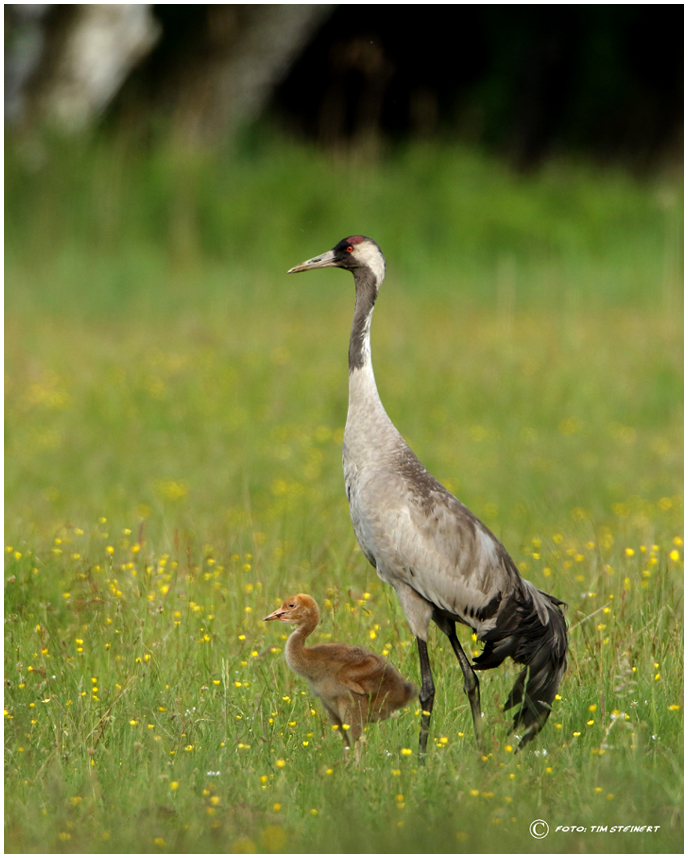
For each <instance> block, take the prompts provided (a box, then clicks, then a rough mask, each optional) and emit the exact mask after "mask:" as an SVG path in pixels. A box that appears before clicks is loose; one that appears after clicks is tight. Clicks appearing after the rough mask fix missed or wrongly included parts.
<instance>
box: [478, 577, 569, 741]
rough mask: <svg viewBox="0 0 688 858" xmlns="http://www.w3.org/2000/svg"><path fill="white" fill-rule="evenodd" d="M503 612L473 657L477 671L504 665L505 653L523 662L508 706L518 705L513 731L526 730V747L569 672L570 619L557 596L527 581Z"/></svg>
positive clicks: (546, 715) (543, 722) (518, 661)
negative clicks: (567, 665)
mask: <svg viewBox="0 0 688 858" xmlns="http://www.w3.org/2000/svg"><path fill="white" fill-rule="evenodd" d="M523 584H524V585H525V586H524V587H523V590H522V591H521V592H516V593H514V596H513V597H512V599H511V600H510V602H509V603H508V604H507V605H506V606H505V607H504V608H503V609H502V610H501V611H500V614H499V617H498V620H497V625H496V626H495V628H494V629H491V630H490V631H489V632H487V633H486V635H485V637H484V640H485V649H484V650H483V652H482V653H481V654H480V656H479V657H478V658H477V659H475V661H474V662H473V666H474V667H475V668H476V670H486V669H488V668H491V667H497V666H498V665H500V664H501V663H502V662H503V661H504V659H505V658H506V657H507V656H511V658H512V659H513V660H514V661H515V662H517V663H518V664H523V665H525V667H524V669H523V670H522V671H521V672H520V673H519V675H518V678H517V679H516V683H515V685H514V687H513V688H512V689H511V692H510V694H509V697H508V698H507V701H506V703H505V704H504V709H505V710H507V709H511V708H512V707H514V706H519V709H518V712H517V713H516V715H515V717H514V725H513V729H514V730H516V729H518V728H519V727H523V728H525V732H524V733H523V736H522V738H521V741H520V743H519V748H522V747H523V746H524V745H525V744H526V743H527V742H530V741H531V740H532V739H534V738H535V736H537V734H538V733H539V732H540V730H541V729H542V727H543V726H544V724H545V722H546V721H547V719H548V717H549V713H550V711H551V709H552V703H553V701H554V697H555V695H556V693H557V689H558V688H559V683H560V682H561V679H562V677H563V675H564V672H565V671H566V651H567V649H568V642H567V638H566V621H565V619H564V615H563V613H562V611H561V609H560V607H559V606H560V605H561V606H563V607H564V608H565V607H566V606H565V605H564V603H563V602H561V601H560V600H559V599H557V598H555V597H554V596H550V595H549V594H547V593H543V592H542V591H541V590H538V589H536V588H535V587H534V586H533V585H532V584H531V583H530V582H529V581H523Z"/></svg>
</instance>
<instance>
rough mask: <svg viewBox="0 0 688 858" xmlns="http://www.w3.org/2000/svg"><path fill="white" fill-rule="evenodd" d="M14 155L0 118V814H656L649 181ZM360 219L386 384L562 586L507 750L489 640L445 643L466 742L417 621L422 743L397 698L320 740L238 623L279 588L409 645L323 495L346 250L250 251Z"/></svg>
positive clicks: (452, 472) (209, 839)
mask: <svg viewBox="0 0 688 858" xmlns="http://www.w3.org/2000/svg"><path fill="white" fill-rule="evenodd" d="M49 154H50V157H51V160H48V161H47V162H46V164H45V165H43V166H42V167H39V168H32V169H35V171H34V172H32V171H31V170H29V169H28V167H27V166H26V165H25V164H24V165H23V163H24V162H23V160H22V158H23V157H24V158H25V156H22V155H21V153H12V152H10V154H9V156H8V167H7V177H6V188H7V205H6V209H7V211H6V307H7V316H6V337H5V343H6V346H5V348H6V409H5V418H6V462H5V482H6V506H5V516H6V523H5V528H6V530H5V539H6V552H5V554H6V573H5V581H6V589H5V612H6V624H5V660H6V664H5V677H6V687H5V819H6V830H5V849H6V851H9V852H31V851H48V852H52V851H65V852H89V851H104V852H127V851H136V852H139V851H143V852H146V851H178V852H185V851H189V852H196V851H201V852H216V851H217V852H228V851H235V852H239V851H263V852H281V851H284V852H365V851H373V852H459V851H471V852H481V851H490V852H494V851H496V852H502V851H505V852H511V851H514V852H520V851H526V852H532V851H543V852H549V851H554V852H610V851H624V852H678V851H682V848H683V842H682V831H683V818H682V807H683V789H682V774H683V773H682V764H681V755H680V752H681V748H682V747H683V726H682V717H683V679H682V677H683V663H682V653H683V629H682V608H683V605H682V592H683V591H682V575H683V547H682V542H681V536H682V530H681V528H682V513H683V506H682V503H683V501H682V457H681V449H682V445H681V441H682V438H683V434H682V432H683V429H682V354H681V346H682V339H681V337H682V330H681V324H680V295H681V283H682V272H681V264H682V258H681V246H680V237H681V235H682V225H681V200H680V196H679V192H678V191H677V190H676V188H675V187H674V185H673V183H672V182H671V181H670V180H669V179H664V180H662V181H660V180H656V181H654V182H653V183H651V184H649V185H646V186H641V185H637V184H634V183H633V182H632V181H631V180H629V179H628V178H626V177H625V176H623V175H622V174H609V173H602V172H595V171H593V170H591V169H589V168H586V167H584V166H581V165H575V164H559V165H553V166H551V167H550V168H548V169H547V170H545V171H544V172H543V173H541V174H538V175H535V176H531V177H527V178H524V177H516V176H513V175H511V174H509V173H508V172H506V171H505V170H504V169H503V168H501V167H500V166H499V165H498V164H494V163H492V162H489V161H487V160H485V159H483V158H480V157H478V156H477V155H475V154H472V153H470V152H465V151H461V150H454V149H450V148H434V149H433V148H431V147H425V146H424V147H418V146H416V147H409V149H408V150H406V151H404V152H399V153H396V154H395V155H394V156H392V157H390V158H389V159H388V160H387V161H385V162H383V163H381V164H378V165H367V166H366V165H360V164H356V163H355V162H354V161H344V160H340V161H331V160H328V159H327V158H325V157H323V156H320V155H317V154H316V153H314V152H305V151H303V150H299V149H297V148H295V147H293V146H290V145H288V144H286V143H285V144H282V145H280V146H279V147H278V146H276V145H275V144H269V143H266V142H264V141H262V142H259V144H257V145H256V146H255V147H254V149H253V151H251V152H244V153H240V154H239V155H237V156H234V157H232V158H230V157H226V158H222V159H220V158H218V159H216V160H211V159H200V158H198V157H196V158H195V159H192V158H191V157H182V155H181V154H179V153H174V152H164V151H161V152H158V153H155V154H148V155H145V154H142V153H140V152H138V151H136V150H134V149H133V147H132V146H131V145H128V144H126V143H125V142H122V141H120V142H118V143H108V142H101V141H92V143H91V144H90V145H89V146H85V145H84V146H83V147H80V146H79V145H75V146H74V147H73V148H72V150H70V151H62V152H59V153H57V154H55V153H53V152H52V150H51V151H50V153H49ZM359 231H360V232H365V233H367V234H370V235H372V236H373V237H374V238H376V239H378V240H379V241H380V243H381V245H382V246H383V249H384V250H385V253H386V254H387V257H388V279H387V281H386V283H385V285H384V287H383V291H382V293H381V296H380V299H379V302H378V309H377V312H376V317H375V322H374V326H373V350H374V357H375V367H376V373H377V378H378V384H379V387H380V391H381V395H382V398H383V401H384V402H385V404H386V406H387V409H388V411H389V413H390V416H391V417H392V419H393V420H394V421H395V423H396V425H397V426H398V427H399V428H400V430H401V431H402V433H403V434H404V435H405V437H406V438H407V439H408V440H409V441H410V443H411V444H412V446H413V447H414V449H415V450H416V452H417V453H418V454H419V456H420V458H421V460H422V461H423V462H424V463H425V464H426V465H427V466H428V468H429V469H430V470H431V471H432V472H433V473H434V474H435V475H436V476H437V477H438V478H440V479H441V480H443V481H444V482H445V483H446V484H447V485H448V486H449V487H450V488H451V489H452V490H453V491H454V492H455V493H456V494H457V495H458V496H459V497H460V498H461V499H462V500H463V501H464V502H465V503H467V504H468V505H469V507H471V508H472V509H473V510H474V511H475V512H476V513H477V514H478V515H480V516H481V517H483V519H484V520H485V521H486V523H487V524H488V525H489V526H490V527H491V528H492V529H493V530H494V531H495V532H496V533H497V535H498V536H499V537H500V538H501V539H502V540H503V541H504V543H505V545H506V546H507V548H508V550H509V551H510V552H511V554H512V555H513V557H514V559H515V560H516V562H517V563H518V564H519V566H520V568H521V569H522V571H523V574H524V575H525V576H526V577H527V578H529V579H530V580H532V581H533V582H534V583H535V584H536V585H537V586H538V587H541V588H542V589H545V590H548V591H549V592H552V593H554V594H556V595H557V596H559V597H560V598H562V599H564V600H566V601H567V602H568V604H569V610H568V620H569V624H570V626H571V634H570V641H571V651H570V658H569V671H568V673H567V674H566V676H565V679H564V682H563V684H562V687H561V689H560V692H561V700H559V701H557V703H556V706H555V710H554V713H553V715H552V717H551V718H550V721H549V723H548V724H547V726H546V728H545V730H544V731H543V733H542V734H541V737H540V738H539V739H538V741H537V742H536V743H534V745H531V746H530V747H529V749H528V750H527V751H526V752H525V753H520V754H514V752H513V750H511V746H510V744H509V742H510V736H509V729H508V728H509V720H508V719H507V717H506V716H505V715H504V714H502V713H501V712H500V703H501V702H503V700H504V699H505V698H506V695H507V694H508V690H509V688H510V687H511V685H512V684H513V681H514V676H515V669H514V668H513V667H506V666H505V667H503V668H501V669H499V670H493V671H489V672H487V673H486V674H484V675H483V677H482V694H483V709H484V711H485V713H486V732H487V735H488V736H489V737H490V742H491V744H490V749H489V754H488V756H487V759H485V760H483V759H480V758H479V757H478V754H477V752H476V750H475V747H474V742H473V740H472V736H471V722H470V712H469V708H468V704H467V700H466V698H465V695H464V693H463V691H462V684H463V683H462V679H461V674H460V670H459V668H458V665H457V664H456V662H455V660H454V657H453V654H452V653H451V650H450V648H449V647H446V646H445V645H444V641H443V640H442V639H441V637H440V635H439V634H435V633H433V637H432V639H431V646H430V652H431V658H432V661H433V667H434V671H435V678H436V684H437V689H438V692H437V698H436V701H435V711H434V715H433V725H432V740H431V745H430V751H429V755H428V760H427V764H426V765H425V766H424V767H421V766H419V765H418V759H417V756H416V746H417V739H418V736H417V731H418V716H417V714H416V711H415V709H411V710H409V711H408V712H402V713H401V714H400V717H399V718H395V719H391V720H390V721H387V722H385V723H383V724H380V725H374V726H372V727H371V728H370V729H369V730H368V733H367V736H368V742H367V747H366V750H365V753H364V758H363V762H362V765H361V766H360V768H356V767H355V766H354V765H352V764H351V763H350V762H348V761H345V760H344V759H343V755H342V750H341V740H340V739H339V738H338V737H337V736H336V735H334V734H333V732H332V731H331V730H330V729H329V727H328V726H327V724H326V721H325V719H324V718H323V717H322V710H321V707H320V704H319V702H318V701H316V700H313V699H311V697H310V696H309V694H308V689H307V687H306V686H305V684H304V683H303V682H302V681H301V680H300V679H298V678H297V677H295V676H294V675H292V674H290V673H289V671H288V670H287V668H286V665H285V663H284V659H283V655H282V652H281V650H282V649H283V645H284V640H283V637H282V632H283V631H284V630H283V629H282V628H274V627H273V626H271V625H269V624H267V625H265V624H262V623H261V622H260V618H261V617H263V616H265V615H266V614H267V613H268V612H269V611H270V610H272V609H273V607H274V606H275V605H276V604H277V603H278V601H280V600H281V599H282V598H284V597H286V596H287V595H291V594H292V593H294V592H297V591H304V592H310V593H311V594H312V595H313V596H314V597H315V598H316V599H317V600H318V602H319V604H320V606H321V610H322V614H323V617H322V623H321V628H320V630H319V631H318V632H316V634H315V636H314V638H316V639H325V638H324V637H323V636H324V635H329V636H331V637H330V638H329V639H332V640H344V641H349V642H356V643H361V644H363V645H366V646H368V647H369V648H371V649H373V650H375V651H377V652H389V657H390V659H391V660H392V661H393V662H394V663H395V664H396V665H397V666H399V667H400V669H401V670H402V672H404V673H405V674H406V675H407V676H409V677H411V678H413V679H414V680H415V681H417V680H418V666H417V655H416V652H415V644H414V641H413V639H412V636H411V634H410V631H409V629H408V627H407V625H406V623H405V620H404V617H403V614H402V612H401V610H400V608H399V606H398V605H397V603H396V599H395V597H394V595H393V593H392V592H391V590H390V589H389V588H387V587H386V586H384V585H382V583H381V582H379V581H378V580H377V578H376V576H375V572H374V570H373V569H372V568H371V567H370V566H369V565H368V564H367V562H366V561H365V559H364V558H363V556H362V554H361V553H360V551H359V550H358V548H357V546H356V543H355V539H354V536H353V533H352V530H351V525H350V522H349V519H348V509H347V504H346V500H345V498H344V494H343V485H342V476H341V451H340V443H341V434H342V429H343V425H344V420H345V414H346V393H347V390H346V375H347V373H346V350H347V336H348V329H349V324H350V314H351V310H352V305H353V287H352V283H351V282H350V277H349V276H348V275H347V274H345V273H342V272H332V271H329V272H328V271H326V272H320V273H318V274H312V275H310V276H308V275H303V276H301V277H298V278H297V277H286V275H285V272H286V269H287V268H289V267H290V266H291V265H293V264H295V263H297V262H300V261H302V260H303V259H305V258H307V257H309V256H312V255H314V254H316V253H318V252H321V251H322V250H325V249H326V248H328V247H330V246H332V245H333V244H334V243H335V242H336V241H337V240H339V239H340V238H341V237H342V236H343V235H346V234H347V233H351V232H359ZM461 636H462V640H463V641H464V642H465V643H466V644H467V645H468V646H470V638H469V636H468V635H467V634H466V631H465V630H464V632H462V633H461ZM95 689H97V690H95ZM445 740H446V741H445ZM304 743H307V744H304ZM403 749H412V751H413V753H412V754H410V755H407V754H405V753H403ZM545 751H546V754H545V753H544V752H545ZM282 763H283V764H282ZM535 819H545V820H547V822H548V823H549V825H550V828H551V833H550V834H549V836H548V837H547V838H545V839H544V840H535V839H533V838H532V837H531V835H530V834H529V831H528V827H529V825H530V823H531V821H533V820H535ZM557 825H562V826H587V827H588V829H589V828H590V826H593V825H607V826H609V827H610V828H611V826H625V825H652V826H657V825H658V826H660V828H659V830H658V831H657V832H656V833H652V834H648V833H640V832H636V833H629V832H626V833H617V832H614V833H612V832H607V833H600V834H596V833H592V832H591V831H590V830H588V831H586V832H580V831H578V832H576V831H568V832H561V831H560V832H555V830H554V829H555V828H556V826H557Z"/></svg>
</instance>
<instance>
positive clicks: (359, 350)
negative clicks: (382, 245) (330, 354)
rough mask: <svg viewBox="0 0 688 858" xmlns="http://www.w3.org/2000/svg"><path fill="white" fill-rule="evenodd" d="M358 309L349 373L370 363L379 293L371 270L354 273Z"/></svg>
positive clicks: (353, 331) (376, 281)
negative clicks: (373, 322)
mask: <svg viewBox="0 0 688 858" xmlns="http://www.w3.org/2000/svg"><path fill="white" fill-rule="evenodd" d="M354 281H355V283H356V307H355V309H354V321H353V324H352V326H351V339H350V340H349V373H350V374H351V373H352V372H354V370H357V369H362V368H363V366H365V365H366V364H369V363H370V322H371V319H372V316H373V310H374V308H375V299H376V298H377V292H378V287H379V284H378V279H377V277H376V276H375V274H374V273H373V271H372V270H371V269H370V268H357V269H356V270H355V271H354Z"/></svg>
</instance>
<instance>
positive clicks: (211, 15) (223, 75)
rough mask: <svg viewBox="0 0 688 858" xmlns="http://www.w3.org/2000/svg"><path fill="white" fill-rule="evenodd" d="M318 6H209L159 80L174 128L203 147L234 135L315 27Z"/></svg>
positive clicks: (320, 12)
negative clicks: (193, 36) (184, 51)
mask: <svg viewBox="0 0 688 858" xmlns="http://www.w3.org/2000/svg"><path fill="white" fill-rule="evenodd" d="M332 9H333V6H330V5H324V4H315V5H305V4H304V5H299V4H284V5H282V4H280V5H277V4H264V5H258V4H217V5H208V6H207V7H206V10H207V18H206V21H205V26H204V28H203V30H204V31H203V32H202V33H201V34H200V38H199V39H198V40H194V44H193V47H192V51H191V52H189V53H190V55H187V56H185V57H183V61H182V62H177V63H176V64H175V66H174V68H173V69H172V73H171V74H170V75H168V76H166V78H165V83H164V91H165V94H164V97H163V99H162V100H163V101H164V102H166V103H167V104H171V106H172V119H173V126H174V130H175V133H176V134H177V136H178V137H180V138H181V139H183V140H185V142H187V143H191V144H195V145H208V144H211V145H212V144H215V143H219V142H221V141H223V140H226V139H228V138H231V137H233V136H234V135H235V134H236V132H237V130H238V129H239V128H240V127H242V126H243V125H245V124H246V123H247V122H250V121H251V120H252V119H255V118H256V116H258V115H259V113H260V112H261V110H262V109H263V108H264V107H265V106H266V104H267V102H268V100H269V98H270V96H271V95H272V91H273V88H274V87H275V85H276V84H278V83H279V82H280V81H281V80H282V78H283V77H284V76H285V75H286V73H287V72H288V70H289V68H290V66H291V64H292V63H293V61H294V60H295V59H296V57H297V55H298V53H299V52H300V51H301V50H302V48H303V47H304V45H305V44H306V42H307V41H308V39H309V37H310V36H311V34H312V32H313V30H314V29H315V28H316V27H317V26H318V25H319V24H320V23H321V22H322V21H323V20H324V19H325V18H326V17H327V16H328V15H329V14H330V12H331V11H332Z"/></svg>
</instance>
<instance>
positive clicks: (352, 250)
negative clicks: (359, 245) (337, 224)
mask: <svg viewBox="0 0 688 858" xmlns="http://www.w3.org/2000/svg"><path fill="white" fill-rule="evenodd" d="M346 252H347V253H353V252H354V246H353V244H350V245H349V246H348V247H347V249H346Z"/></svg>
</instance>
